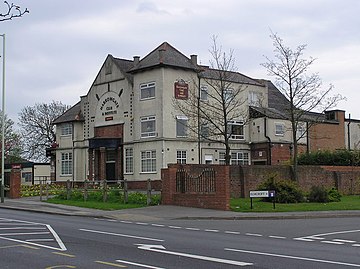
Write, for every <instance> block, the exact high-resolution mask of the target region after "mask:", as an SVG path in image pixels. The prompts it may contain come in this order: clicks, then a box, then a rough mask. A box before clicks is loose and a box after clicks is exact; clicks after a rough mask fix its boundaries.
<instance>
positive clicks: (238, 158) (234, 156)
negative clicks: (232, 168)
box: [219, 151, 250, 165]
mask: <svg viewBox="0 0 360 269" xmlns="http://www.w3.org/2000/svg"><path fill="white" fill-rule="evenodd" d="M230 155H231V159H230V164H231V165H244V164H250V159H249V152H243V151H233V152H231V153H230ZM219 164H225V151H222V152H219Z"/></svg>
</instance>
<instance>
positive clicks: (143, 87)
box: [140, 82, 156, 100]
mask: <svg viewBox="0 0 360 269" xmlns="http://www.w3.org/2000/svg"><path fill="white" fill-rule="evenodd" d="M155 91H156V83H155V82H148V83H142V84H140V100H148V99H154V98H155ZM145 92H148V94H146V95H145Z"/></svg>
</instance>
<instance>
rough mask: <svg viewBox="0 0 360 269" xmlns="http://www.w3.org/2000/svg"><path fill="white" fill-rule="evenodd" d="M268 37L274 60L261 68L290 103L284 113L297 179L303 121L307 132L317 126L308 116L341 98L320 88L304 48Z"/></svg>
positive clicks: (311, 61) (274, 35)
mask: <svg viewBox="0 0 360 269" xmlns="http://www.w3.org/2000/svg"><path fill="white" fill-rule="evenodd" d="M270 37H271V39H272V41H273V46H274V58H275V59H270V58H269V57H266V59H267V62H266V63H263V64H261V65H262V66H263V67H265V69H266V70H267V71H268V74H269V75H270V76H273V77H275V84H276V86H277V87H278V89H279V90H280V91H281V92H282V93H283V94H284V95H285V96H286V97H287V99H288V100H289V107H288V108H287V109H286V110H287V111H286V112H287V115H288V117H289V120H290V121H291V134H292V142H293V151H292V154H293V156H292V157H293V165H294V175H295V179H297V155H298V141H299V139H300V138H301V137H302V136H301V135H300V136H299V135H298V132H297V131H298V129H299V127H300V124H302V123H303V122H305V121H306V122H308V125H307V126H308V127H307V129H309V128H311V126H313V125H314V124H316V123H317V120H316V118H313V119H312V120H310V117H308V115H310V114H312V113H311V112H315V111H317V112H320V113H323V112H325V111H326V110H328V109H330V108H332V107H334V106H336V105H337V103H338V102H339V101H340V100H342V99H344V98H343V97H342V96H341V95H340V94H335V95H332V91H333V88H334V87H333V85H329V86H327V87H323V85H322V80H321V78H320V76H319V74H318V73H311V72H310V71H309V70H310V68H311V67H312V65H313V64H314V62H315V59H314V58H312V57H309V58H305V57H304V55H303V54H304V51H305V49H306V45H299V46H298V47H297V48H296V49H292V48H290V47H288V46H286V45H285V43H284V41H283V40H282V39H281V38H280V37H279V36H278V35H277V34H274V33H271V35H270ZM320 113H319V114H318V115H319V116H320V115H321V114H320ZM312 115H314V114H312ZM304 133H305V132H304Z"/></svg>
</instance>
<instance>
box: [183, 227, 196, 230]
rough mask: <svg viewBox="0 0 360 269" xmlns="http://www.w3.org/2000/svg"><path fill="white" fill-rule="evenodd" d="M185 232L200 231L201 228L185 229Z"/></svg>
mask: <svg viewBox="0 0 360 269" xmlns="http://www.w3.org/2000/svg"><path fill="white" fill-rule="evenodd" d="M185 230H189V231H200V229H199V228H191V227H190V228H185Z"/></svg>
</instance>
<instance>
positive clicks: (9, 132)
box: [0, 113, 21, 163]
mask: <svg viewBox="0 0 360 269" xmlns="http://www.w3.org/2000/svg"><path fill="white" fill-rule="evenodd" d="M1 115H2V114H1V113H0V129H1V130H2V119H1ZM4 122H5V128H4V129H5V137H4V147H5V148H4V149H5V150H4V155H5V162H7V163H11V162H17V161H19V160H20V159H21V141H20V134H19V133H18V132H16V131H15V129H14V121H13V120H11V119H9V118H8V117H7V115H5V119H4ZM0 139H1V140H2V133H1V134H0ZM1 150H2V145H1V148H0V151H1Z"/></svg>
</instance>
